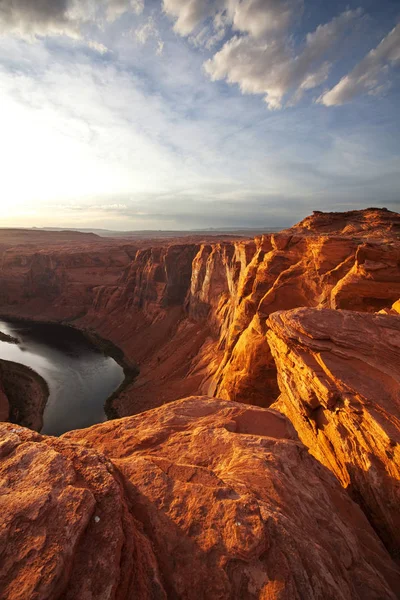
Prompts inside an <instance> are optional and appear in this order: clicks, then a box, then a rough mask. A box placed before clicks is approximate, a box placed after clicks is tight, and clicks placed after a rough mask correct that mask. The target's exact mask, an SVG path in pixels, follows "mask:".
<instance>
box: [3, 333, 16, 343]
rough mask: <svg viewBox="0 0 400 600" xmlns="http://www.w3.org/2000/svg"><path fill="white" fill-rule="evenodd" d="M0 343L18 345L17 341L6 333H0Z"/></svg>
mask: <svg viewBox="0 0 400 600" xmlns="http://www.w3.org/2000/svg"><path fill="white" fill-rule="evenodd" d="M0 342H7V343H8V344H18V342H19V340H18V339H17V338H15V337H13V336H12V335H8V334H7V333H3V332H2V331H0Z"/></svg>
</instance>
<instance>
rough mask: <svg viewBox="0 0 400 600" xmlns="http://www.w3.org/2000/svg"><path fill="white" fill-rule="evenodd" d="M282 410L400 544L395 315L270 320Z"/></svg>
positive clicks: (399, 546)
mask: <svg viewBox="0 0 400 600" xmlns="http://www.w3.org/2000/svg"><path fill="white" fill-rule="evenodd" d="M269 325H270V327H271V330H270V331H269V333H268V339H269V343H270V347H271V349H272V354H273V356H274V358H275V361H276V365H277V368H278V376H279V384H280V388H281V390H282V396H281V397H280V399H279V400H278V401H277V402H276V403H275V404H274V407H275V408H276V409H277V410H279V411H281V412H282V413H284V414H286V415H287V416H288V417H289V419H290V420H291V421H292V423H293V424H294V426H295V428H296V429H297V431H298V433H299V436H300V439H301V440H302V441H303V443H304V444H305V445H306V446H307V447H308V448H309V449H310V452H311V453H312V454H313V455H314V456H315V457H316V458H317V459H318V460H319V461H320V462H321V463H322V464H324V465H326V466H327V467H328V468H329V469H330V470H331V471H333V472H334V473H335V475H336V477H337V478H338V479H339V481H340V482H341V484H342V485H343V487H345V488H348V489H349V491H350V493H351V495H352V496H353V498H355V499H356V500H357V501H358V502H359V503H360V505H361V506H362V507H363V509H364V510H365V512H366V514H367V516H368V518H369V520H370V522H371V523H373V525H374V527H375V529H376V530H377V531H378V532H379V534H380V535H381V538H382V539H383V540H384V541H385V543H386V545H387V547H389V548H390V549H391V551H392V552H393V553H395V554H398V553H399V551H400V536H399V531H400V510H399V507H400V319H399V318H398V317H397V316H396V317H392V316H387V315H370V314H362V313H357V312H351V311H334V310H324V309H322V310H315V309H307V308H300V309H297V310H293V311H289V312H283V313H281V312H277V313H275V314H273V315H271V317H270V319H269Z"/></svg>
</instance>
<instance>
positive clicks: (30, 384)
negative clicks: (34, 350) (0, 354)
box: [0, 360, 50, 431]
mask: <svg viewBox="0 0 400 600" xmlns="http://www.w3.org/2000/svg"><path fill="white" fill-rule="evenodd" d="M0 381H1V384H2V390H3V392H4V394H5V396H6V398H7V400H8V404H9V417H8V420H9V421H10V422H11V423H15V424H17V425H22V426H23V427H28V428H29V429H33V430H34V431H40V430H41V429H42V427H43V413H44V409H45V407H46V404H47V400H48V397H49V394H50V391H49V386H48V385H47V383H46V381H45V380H44V379H43V377H41V376H40V375H39V374H38V373H36V372H35V371H34V370H33V369H31V368H30V367H27V366H25V365H22V364H20V363H15V362H11V361H8V360H0Z"/></svg>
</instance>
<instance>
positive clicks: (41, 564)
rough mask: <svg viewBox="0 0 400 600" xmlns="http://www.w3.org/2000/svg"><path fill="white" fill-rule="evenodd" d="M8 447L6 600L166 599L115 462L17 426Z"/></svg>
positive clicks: (3, 471) (0, 530)
mask: <svg viewBox="0 0 400 600" xmlns="http://www.w3.org/2000/svg"><path fill="white" fill-rule="evenodd" d="M0 439H1V442H0V481H1V486H0V564H1V568H0V597H1V598H2V600H17V599H18V600H27V599H28V598H29V600H57V599H59V598H63V600H96V599H97V600H103V599H104V598H108V599H110V600H114V599H119V600H126V599H127V598H140V599H141V598H143V599H149V600H150V599H151V600H153V599H162V598H165V597H166V596H165V593H164V591H163V588H162V585H161V584H160V582H159V577H158V570H157V564H156V560H155V557H154V555H153V552H152V549H151V545H150V544H149V542H148V540H147V538H146V537H145V536H144V535H143V533H142V531H141V527H140V526H139V525H138V523H137V522H136V521H135V519H134V517H133V516H132V514H131V513H130V511H129V505H128V501H127V498H126V495H125V492H124V487H123V483H122V482H121V480H120V478H119V475H118V473H117V471H116V470H115V468H114V467H113V466H112V464H111V463H110V461H108V460H106V459H105V457H104V456H102V455H100V454H97V453H96V452H94V451H92V450H90V449H86V448H82V447H80V446H77V445H74V444H71V443H69V442H68V441H66V440H65V441H62V442H61V441H59V440H57V439H55V438H45V437H43V436H40V435H38V434H34V433H32V432H31V431H29V430H27V429H23V428H22V427H15V426H12V425H5V424H2V425H0Z"/></svg>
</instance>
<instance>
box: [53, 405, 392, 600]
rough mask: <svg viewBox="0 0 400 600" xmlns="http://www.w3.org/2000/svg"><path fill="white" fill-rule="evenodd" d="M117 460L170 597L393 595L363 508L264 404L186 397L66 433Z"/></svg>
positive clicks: (68, 439) (388, 564)
mask: <svg viewBox="0 0 400 600" xmlns="http://www.w3.org/2000/svg"><path fill="white" fill-rule="evenodd" d="M72 442H77V443H78V444H81V445H82V446H83V448H86V449H92V448H95V449H96V451H98V452H101V453H104V455H106V456H107V457H108V459H109V460H111V461H112V463H113V465H114V467H115V468H117V469H118V471H119V473H120V475H121V477H122V479H123V481H124V489H125V494H126V497H127V503H128V504H129V506H130V511H131V514H132V515H133V517H134V518H135V519H136V520H137V521H140V522H141V523H142V526H143V530H144V532H145V534H146V535H147V536H148V538H149V539H150V540H151V542H152V546H153V549H154V553H155V555H156V558H157V562H158V566H159V570H160V573H161V581H162V583H163V586H164V589H165V590H166V592H167V595H168V597H169V598H187V599H193V600H194V599H196V600H197V599H199V598H207V599H208V598H210V599H214V598H218V599H225V598H226V599H228V598H229V599H234V598H240V599H242V598H243V599H256V598H257V599H258V598H264V599H278V598H279V599H283V598H304V599H305V598H307V600H308V599H313V598H320V599H322V598H323V599H324V600H326V599H332V600H333V599H335V600H336V599H338V598H341V599H349V600H350V599H354V598H362V599H363V600H365V599H366V598H394V597H396V591H395V590H398V589H400V587H399V586H400V580H399V573H398V571H397V570H396V568H395V566H394V563H393V562H392V561H391V559H390V557H389V555H388V554H387V552H386V550H385V549H384V547H383V545H382V544H381V542H380V540H379V539H378V537H377V536H376V535H375V533H374V532H373V530H372V528H371V527H370V525H369V523H368V521H367V519H366V518H365V516H364V514H363V513H362V511H361V510H360V508H359V507H358V506H357V505H356V504H355V503H353V502H352V501H351V499H350V498H349V496H348V494H347V493H346V492H345V491H344V490H343V489H342V488H341V487H340V485H339V484H338V482H337V481H336V479H335V478H334V477H333V475H332V474H331V473H330V472H329V471H328V470H327V469H326V468H325V467H323V466H322V465H320V464H319V463H318V462H317V461H316V460H315V459H314V458H312V457H311V456H310V455H309V454H308V452H307V451H306V449H305V447H304V446H303V445H302V444H301V443H300V442H299V440H298V438H297V435H296V433H295V431H294V429H293V428H292V426H291V424H290V423H289V421H288V420H287V419H286V418H285V417H283V416H282V415H280V414H279V413H277V412H275V411H273V410H266V409H260V408H256V407H249V406H247V405H242V404H238V403H235V402H229V401H221V400H216V399H211V398H204V397H192V398H189V399H186V400H182V401H178V402H175V403H173V404H169V405H166V406H164V407H161V408H159V409H156V410H152V411H148V412H147V413H143V414H141V415H137V416H134V417H128V418H126V419H121V420H118V421H113V422H108V423H104V424H102V425H98V426H95V427H92V428H90V429H87V430H84V431H77V432H71V433H68V434H66V435H64V436H63V438H62V439H61V442H60V443H69V444H70V443H72Z"/></svg>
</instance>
